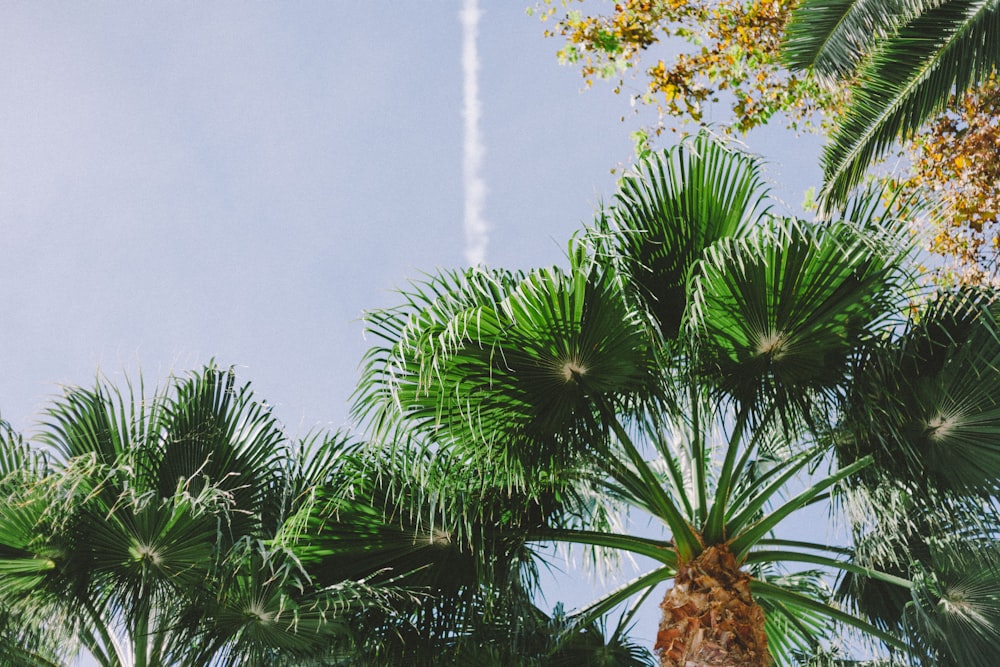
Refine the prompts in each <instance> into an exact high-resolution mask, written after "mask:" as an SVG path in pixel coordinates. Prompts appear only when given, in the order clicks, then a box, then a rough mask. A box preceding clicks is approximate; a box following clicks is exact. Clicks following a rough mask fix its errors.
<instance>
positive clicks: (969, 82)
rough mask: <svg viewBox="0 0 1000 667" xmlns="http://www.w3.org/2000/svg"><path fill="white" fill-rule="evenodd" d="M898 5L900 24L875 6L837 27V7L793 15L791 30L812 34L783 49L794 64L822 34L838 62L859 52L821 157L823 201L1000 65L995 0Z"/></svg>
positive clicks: (999, 5)
mask: <svg viewBox="0 0 1000 667" xmlns="http://www.w3.org/2000/svg"><path fill="white" fill-rule="evenodd" d="M853 4H854V5H858V6H860V5H862V4H863V5H864V6H865V7H867V6H868V5H869V4H872V3H863V2H861V1H860V0H859V1H858V2H856V3H853ZM904 4H906V5H907V7H906V10H905V11H906V12H907V13H906V14H904V16H906V15H908V14H912V18H909V20H906V21H902V22H901V21H900V20H899V18H898V17H899V15H898V14H893V13H891V12H888V11H884V12H883V11H880V12H875V13H872V14H870V15H868V16H866V17H865V20H859V21H851V22H849V24H848V25H847V26H846V27H843V26H841V24H840V23H839V22H837V21H833V20H831V18H832V17H833V16H835V15H836V12H837V11H839V9H837V10H835V11H833V12H831V14H827V13H825V12H813V13H810V11H809V9H810V3H805V4H804V5H803V6H802V7H801V8H800V9H799V10H798V12H797V14H796V16H797V19H796V20H797V21H799V22H800V23H799V24H800V26H801V28H800V29H797V32H798V34H800V35H802V34H808V33H812V36H811V38H809V39H807V40H806V41H805V45H800V46H798V47H796V46H794V45H793V46H792V47H791V49H792V53H793V54H796V53H798V55H797V56H794V57H796V58H798V60H796V62H800V63H807V62H809V58H810V57H812V58H816V57H819V56H818V54H816V53H812V54H811V53H810V48H807V45H809V44H812V45H820V44H823V43H824V42H827V41H828V40H829V44H830V45H831V46H832V47H833V51H834V53H833V54H832V55H831V58H836V59H837V60H838V62H842V63H843V62H844V61H846V60H848V58H847V57H846V56H845V55H844V52H845V51H847V52H851V53H853V54H858V52H859V51H860V55H856V59H859V60H860V61H861V62H860V65H859V67H858V69H857V72H856V75H855V76H856V80H857V83H856V84H854V85H852V87H851V93H852V99H851V102H850V104H849V106H848V109H847V111H846V113H845V114H844V115H843V117H842V118H841V120H840V121H839V123H838V125H837V127H836V130H835V131H834V134H833V137H832V140H831V143H830V144H829V145H828V146H827V148H826V150H825V152H824V156H823V169H824V186H823V190H822V192H821V198H822V199H823V200H824V201H825V204H826V205H827V206H833V207H839V206H841V205H842V204H843V202H844V201H845V199H846V197H847V195H848V193H849V192H850V190H851V189H852V188H853V187H854V186H856V185H857V184H858V183H860V182H861V181H862V179H863V178H864V175H865V172H866V171H867V169H868V167H869V166H870V165H871V164H872V162H873V161H874V160H875V159H876V158H878V157H879V156H881V155H882V154H884V153H885V151H886V150H887V149H888V148H889V147H890V146H891V145H892V144H893V142H894V141H896V140H897V139H899V138H902V139H908V138H909V137H911V136H912V135H913V134H914V133H915V132H917V131H918V130H919V129H920V127H921V126H922V125H923V124H924V122H925V121H927V120H928V119H929V118H931V116H932V115H933V114H935V113H937V112H940V111H942V110H943V109H944V108H945V107H946V106H947V104H948V102H949V99H950V98H951V96H952V95H953V94H954V93H955V92H956V91H957V92H959V93H961V92H963V91H966V90H969V89H970V88H973V87H974V86H975V85H976V84H977V83H978V82H980V81H984V80H985V79H986V77H987V76H988V75H989V74H990V73H991V72H992V71H994V70H995V69H996V68H997V67H998V66H1000V1H998V0H947V1H946V2H940V3H904ZM910 4H912V5H913V6H912V7H910V6H909V5H910ZM838 6H839V5H835V7H838ZM887 7H888V5H887ZM852 9H853V7H852ZM858 13H861V14H863V13H864V12H860V11H859V12H858ZM845 16H853V13H852V12H850V11H848V13H847V14H845ZM841 30H843V33H844V34H843V35H841V33H840V31H841ZM865 33H867V34H865ZM880 33H885V34H888V35H889V37H888V38H886V39H881V40H879V41H878V42H876V43H874V44H873V43H872V42H871V38H870V35H878V34H880ZM845 64H846V63H845Z"/></svg>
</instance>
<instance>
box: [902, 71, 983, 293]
mask: <svg viewBox="0 0 1000 667" xmlns="http://www.w3.org/2000/svg"><path fill="white" fill-rule="evenodd" d="M908 150H909V156H910V160H911V166H910V172H909V174H908V177H907V178H906V180H904V181H903V183H902V185H903V187H904V189H906V190H909V191H915V190H922V191H923V192H924V193H925V195H927V196H930V197H931V198H932V199H933V200H935V203H936V204H937V205H938V208H939V211H940V212H941V214H940V215H937V216H934V218H933V224H934V226H935V229H934V236H933V238H932V240H931V250H932V251H933V252H935V253H938V254H941V255H944V256H946V257H951V258H953V259H954V260H955V263H956V266H954V267H950V268H949V272H950V273H951V274H952V275H951V277H952V278H953V279H956V280H958V281H960V282H965V283H969V282H974V283H981V282H986V281H990V282H997V281H998V280H1000V78H998V77H997V76H996V75H995V74H994V75H993V76H992V77H990V78H989V79H988V80H987V82H986V84H985V85H982V86H980V88H979V89H978V90H976V91H972V92H968V93H966V94H964V95H961V96H958V97H956V98H955V99H954V101H953V103H952V105H951V109H950V110H949V111H946V112H945V113H943V114H941V115H940V116H938V117H937V118H936V119H935V120H934V121H933V122H932V123H930V125H929V126H928V128H927V131H926V132H924V133H922V134H920V135H918V136H917V137H916V138H915V139H914V141H912V142H911V143H910V145H909V147H908Z"/></svg>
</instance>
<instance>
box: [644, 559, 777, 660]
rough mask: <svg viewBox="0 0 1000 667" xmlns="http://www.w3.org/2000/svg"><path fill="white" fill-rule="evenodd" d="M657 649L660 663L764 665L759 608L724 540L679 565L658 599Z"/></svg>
mask: <svg viewBox="0 0 1000 667" xmlns="http://www.w3.org/2000/svg"><path fill="white" fill-rule="evenodd" d="M660 608H661V609H662V610H663V620H661V621H660V630H659V632H658V633H657V635H656V647H655V648H656V652H657V653H658V654H659V656H660V664H661V665H662V666H663V667H769V666H770V665H771V664H772V663H771V656H770V654H769V653H768V651H767V635H765V634H764V611H763V610H762V609H761V608H760V606H759V605H757V604H756V603H755V602H754V601H753V599H752V598H751V597H750V575H748V574H747V573H746V572H743V571H742V570H740V568H739V567H738V566H737V565H736V559H734V558H733V555H732V554H731V553H729V550H728V549H726V548H725V547H724V546H713V547H708V548H707V549H705V551H703V552H702V553H701V554H700V555H699V556H698V557H697V558H695V559H694V560H693V561H691V562H689V563H686V564H684V565H682V566H681V567H680V568H679V569H678V571H677V576H676V577H675V578H674V586H673V588H671V589H670V590H668V591H667V594H666V595H665V596H664V597H663V602H662V603H661V604H660Z"/></svg>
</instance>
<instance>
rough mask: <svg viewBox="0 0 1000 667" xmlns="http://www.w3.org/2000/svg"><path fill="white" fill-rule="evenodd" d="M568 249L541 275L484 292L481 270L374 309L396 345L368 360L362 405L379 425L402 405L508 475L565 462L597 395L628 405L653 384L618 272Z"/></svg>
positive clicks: (637, 321) (583, 438)
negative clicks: (403, 306) (562, 263)
mask: <svg viewBox="0 0 1000 667" xmlns="http://www.w3.org/2000/svg"><path fill="white" fill-rule="evenodd" d="M571 250H572V252H571V255H570V261H571V266H570V269H569V271H562V270H560V269H556V268H552V269H544V270H537V271H534V272H531V273H530V274H527V275H525V276H523V277H521V278H520V279H519V280H517V281H513V280H504V281H503V282H502V283H499V282H498V283H494V284H496V285H498V286H500V287H502V288H503V289H502V290H496V289H493V290H489V291H488V292H487V291H486V290H482V289H479V285H481V284H482V282H483V280H484V278H483V277H481V274H478V272H471V273H470V274H469V275H468V276H465V277H461V278H459V279H458V280H456V278H457V277H456V276H445V277H442V278H441V279H439V280H438V281H436V282H435V283H433V285H432V287H429V288H428V289H426V290H424V291H421V292H420V293H417V294H411V295H410V300H411V302H412V303H413V304H414V305H415V306H416V307H415V308H414V309H413V311H412V314H410V315H409V316H407V317H405V318H404V317H402V316H400V315H396V314H394V313H389V314H385V313H375V314H374V318H373V319H371V320H370V321H373V322H374V326H375V328H376V331H377V333H378V335H380V336H383V337H385V338H388V339H390V340H391V341H392V344H391V345H390V346H388V347H386V348H383V349H380V350H379V351H378V352H376V353H375V356H374V357H373V358H372V361H371V363H370V364H369V368H370V369H371V371H370V372H369V373H368V381H366V382H365V383H364V384H365V385H368V386H367V387H365V388H364V390H363V391H364V392H365V393H364V394H363V395H361V396H360V397H359V406H360V407H359V411H360V412H361V413H363V414H371V410H372V409H373V408H374V405H373V404H380V406H381V407H380V408H374V409H376V410H380V411H381V414H380V416H379V418H378V419H377V421H384V420H391V419H393V417H391V416H390V417H383V416H381V415H386V414H387V413H390V412H393V411H395V413H396V418H397V419H398V418H405V420H406V424H407V428H408V430H409V431H410V432H413V433H417V434H419V435H420V436H421V437H423V438H425V439H427V440H429V441H433V442H436V443H439V444H446V445H448V446H449V447H450V448H452V451H453V452H454V453H455V454H456V455H460V456H472V455H474V456H478V457H482V458H484V464H485V463H490V464H491V468H492V469H494V470H499V469H500V468H499V467H497V466H496V463H495V462H500V463H502V464H504V465H506V466H507V469H508V470H509V471H510V474H511V476H512V478H516V477H517V476H518V475H520V477H521V479H522V480H526V479H531V478H534V477H536V476H537V470H539V469H550V470H558V469H561V468H563V467H564V466H565V464H566V463H567V462H568V461H569V460H571V459H572V458H573V457H575V456H577V455H578V453H579V452H580V451H581V449H586V448H587V447H588V446H589V444H588V443H591V442H593V441H594V439H595V433H596V432H595V431H594V429H593V426H592V424H593V421H594V414H595V411H596V407H595V406H596V404H597V403H598V402H601V401H611V402H612V403H614V404H616V405H626V404H627V403H628V402H629V401H640V400H644V399H645V398H646V397H648V396H651V395H655V393H656V391H657V389H658V380H657V379H656V377H655V376H654V374H653V372H652V369H653V365H652V353H651V349H650V346H651V339H650V335H649V333H648V330H647V328H646V327H645V326H644V323H643V321H642V319H641V318H640V317H639V315H638V314H637V313H635V312H634V311H632V310H631V309H630V308H629V307H628V306H627V304H626V303H625V302H624V301H623V300H622V298H621V295H620V291H619V290H618V285H617V282H616V278H615V277H614V276H613V275H611V274H610V273H608V272H606V271H604V270H602V269H601V268H600V266H599V265H598V264H597V263H596V262H595V261H594V259H593V258H591V257H589V256H587V255H586V254H585V253H584V250H583V248H582V246H579V245H576V246H574V247H572V248H571ZM442 283H443V284H442ZM449 288H451V290H450V291H449ZM428 293H429V294H431V295H433V296H432V300H431V301H424V299H425V298H426V295H427V294H428ZM483 297H485V298H483ZM498 297H499V298H498ZM455 304H460V305H461V306H463V307H455ZM403 319H405V320H406V321H405V324H403V325H402V326H400V323H401V322H402V321H403ZM376 360H377V361H376ZM490 459H493V461H490ZM546 462H548V463H546ZM529 470H530V471H531V472H527V471H529ZM519 471H520V472H519ZM520 483H521V484H524V483H525V482H524V481H521V482H520Z"/></svg>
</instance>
